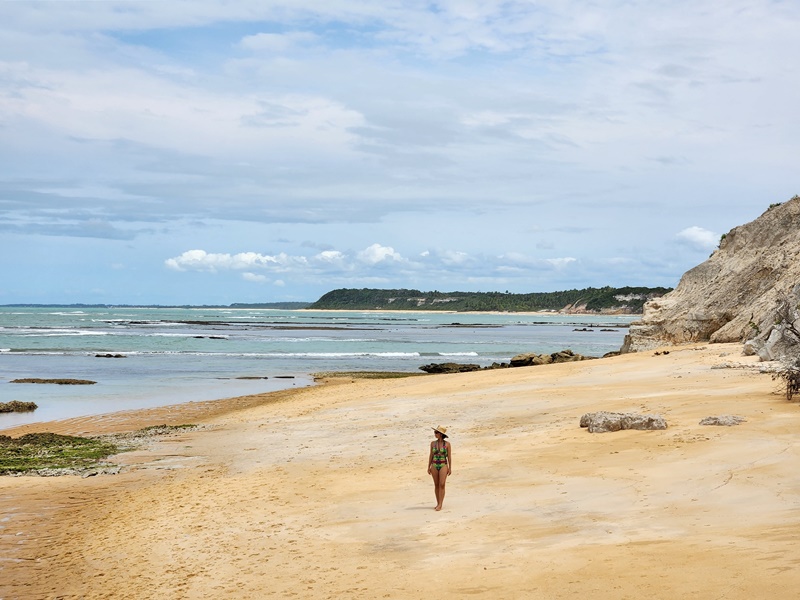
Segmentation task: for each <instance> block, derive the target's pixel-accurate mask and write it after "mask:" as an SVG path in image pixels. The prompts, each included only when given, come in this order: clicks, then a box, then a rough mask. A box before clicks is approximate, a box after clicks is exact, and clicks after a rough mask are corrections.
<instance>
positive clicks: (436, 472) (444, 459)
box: [428, 425, 453, 510]
mask: <svg viewBox="0 0 800 600" xmlns="http://www.w3.org/2000/svg"><path fill="white" fill-rule="evenodd" d="M446 432H447V428H446V427H442V426H441V425H440V426H439V427H435V428H434V429H433V434H434V435H435V436H436V439H435V440H434V441H432V442H431V453H430V456H429V457H428V473H430V475H431V477H433V487H434V491H435V492H436V510H442V503H443V502H444V486H445V483H447V476H448V475H450V473H452V472H453V448H452V446H450V442H448V441H447V433H446Z"/></svg>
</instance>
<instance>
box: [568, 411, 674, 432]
mask: <svg viewBox="0 0 800 600" xmlns="http://www.w3.org/2000/svg"><path fill="white" fill-rule="evenodd" d="M580 425H581V427H586V428H587V429H588V430H589V433H606V432H609V431H621V430H623V429H638V430H643V431H652V430H658V429H666V428H667V422H666V421H665V420H664V417H662V416H661V415H640V414H638V413H618V412H607V411H604V410H601V411H598V412H593V413H586V414H585V415H583V416H582V417H581V422H580Z"/></svg>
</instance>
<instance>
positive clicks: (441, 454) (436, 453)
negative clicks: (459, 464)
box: [433, 442, 447, 471]
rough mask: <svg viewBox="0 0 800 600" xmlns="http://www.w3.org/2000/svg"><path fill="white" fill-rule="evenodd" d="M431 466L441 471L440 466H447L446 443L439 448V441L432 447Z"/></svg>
mask: <svg viewBox="0 0 800 600" xmlns="http://www.w3.org/2000/svg"><path fill="white" fill-rule="evenodd" d="M433 466H434V467H436V470H437V471H441V470H442V467H444V466H447V444H446V443H445V445H444V447H443V448H439V442H436V446H435V447H434V449H433Z"/></svg>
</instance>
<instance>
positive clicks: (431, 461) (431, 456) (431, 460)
mask: <svg viewBox="0 0 800 600" xmlns="http://www.w3.org/2000/svg"><path fill="white" fill-rule="evenodd" d="M432 464H433V442H431V452H430V454H428V473H429V474H430V472H431V465H432Z"/></svg>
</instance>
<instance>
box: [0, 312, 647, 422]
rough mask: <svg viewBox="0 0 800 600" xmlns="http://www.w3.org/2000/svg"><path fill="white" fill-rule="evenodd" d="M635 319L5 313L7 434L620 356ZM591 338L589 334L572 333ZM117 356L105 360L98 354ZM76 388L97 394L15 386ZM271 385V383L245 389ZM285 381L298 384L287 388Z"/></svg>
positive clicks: (2, 383)
mask: <svg viewBox="0 0 800 600" xmlns="http://www.w3.org/2000/svg"><path fill="white" fill-rule="evenodd" d="M631 320H633V318H632V317H630V316H593V315H591V316H586V315H578V316H576V315H549V314H547V315H546V314H518V313H506V314H474V313H423V312H356V311H354V312H338V311H337V312H329V311H285V310H258V309H210V308H189V309H187V308H129V307H122V308H80V309H78V308H74V307H65V308H53V307H34V308H17V307H0V401H2V402H5V401H9V400H22V401H32V402H36V403H37V404H38V405H39V409H38V410H36V411H35V413H29V414H13V415H9V414H0V429H3V428H6V427H11V426H14V425H19V424H23V423H30V422H38V421H49V420H53V419H63V418H69V417H74V416H83V415H89V414H102V413H106V412H114V411H118V410H129V409H135V408H146V407H152V406H161V405H166V404H176V403H181V402H188V401H200V400H213V399H219V398H227V397H232V396H238V395H245V394H255V393H261V392H267V391H273V390H278V389H285V388H288V387H295V386H300V385H309V384H310V383H311V382H312V378H311V377H310V375H309V374H311V373H314V372H320V371H353V370H374V371H384V370H385V371H407V372H417V371H418V369H419V367H420V366H421V365H424V364H427V363H431V362H452V361H455V362H468V363H475V364H479V365H481V366H488V365H490V364H492V363H493V362H498V363H499V362H507V361H508V360H509V359H510V358H511V357H512V356H514V355H516V354H519V353H522V352H548V353H549V352H555V351H558V350H563V349H565V348H570V349H572V350H573V351H575V352H577V353H581V354H585V355H589V356H602V355H603V354H605V353H606V352H609V351H612V350H618V349H619V347H620V346H621V344H622V341H623V338H624V336H625V334H626V333H627V326H628V324H629V323H630V321H631ZM581 329H588V331H576V330H581ZM105 354H112V355H117V354H119V355H121V356H123V357H124V358H105V357H98V355H105ZM26 377H39V378H48V379H50V378H71V379H88V380H92V381H96V382H97V383H96V384H95V385H90V386H85V385H84V386H60V385H33V384H11V383H9V382H10V381H11V380H13V379H18V378H26ZM241 377H266V378H267V379H238V378H241ZM281 377H293V378H292V379H283V378H281Z"/></svg>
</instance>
